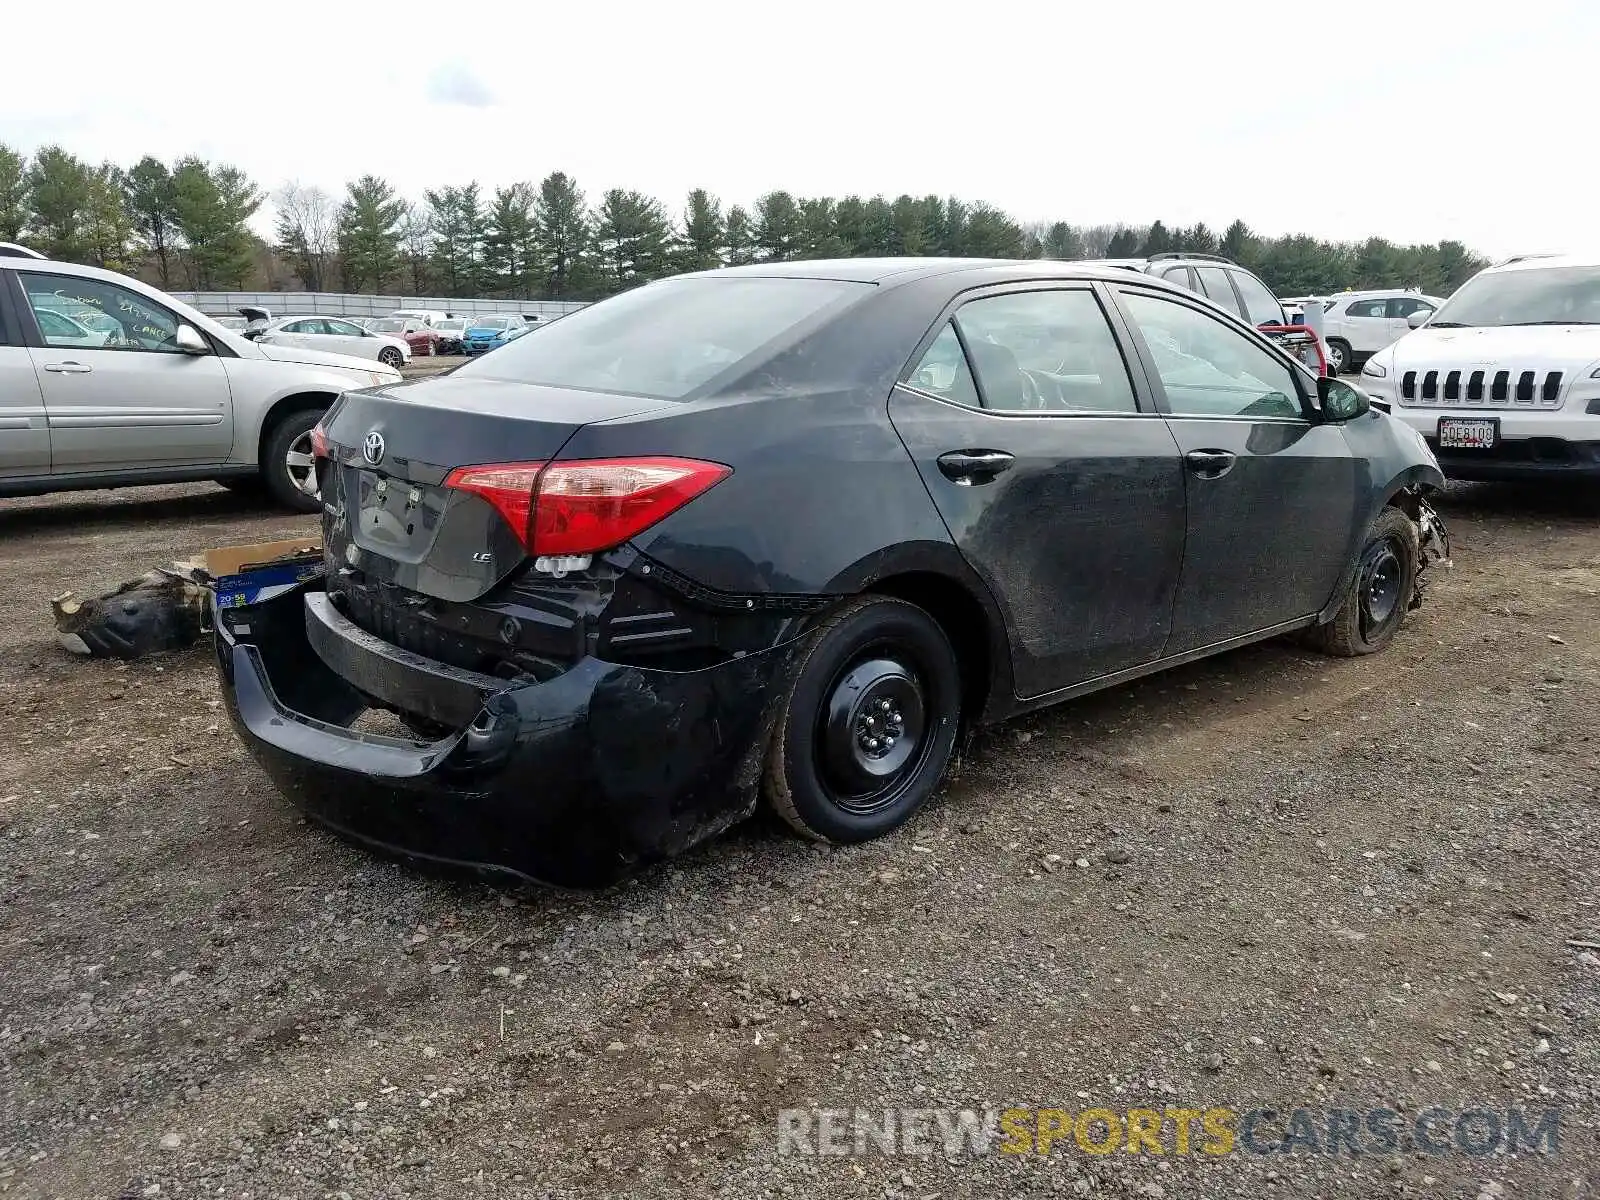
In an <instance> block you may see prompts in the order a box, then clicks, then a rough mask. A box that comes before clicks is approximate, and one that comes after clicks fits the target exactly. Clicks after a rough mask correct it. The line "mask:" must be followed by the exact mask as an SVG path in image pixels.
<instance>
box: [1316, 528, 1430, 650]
mask: <svg viewBox="0 0 1600 1200" xmlns="http://www.w3.org/2000/svg"><path fill="white" fill-rule="evenodd" d="M1420 557H1421V555H1420V551H1419V548H1418V546H1417V527H1416V525H1415V524H1414V523H1413V522H1412V520H1411V518H1410V517H1408V516H1406V514H1405V513H1403V512H1401V511H1400V510H1399V509H1397V508H1385V509H1384V510H1383V511H1382V512H1381V513H1379V514H1378V519H1377V520H1375V521H1374V522H1373V523H1372V528H1370V529H1369V530H1367V536H1366V537H1365V538H1363V539H1362V543H1361V553H1360V554H1358V555H1357V556H1356V569H1355V571H1354V572H1353V573H1352V575H1351V577H1350V582H1349V583H1348V584H1347V585H1346V586H1345V595H1344V602H1343V603H1342V604H1340V606H1339V611H1338V612H1337V613H1335V614H1334V618H1333V620H1331V621H1329V622H1328V623H1327V624H1326V625H1320V626H1318V627H1316V628H1315V629H1313V630H1311V631H1310V641H1311V644H1312V645H1313V646H1315V647H1316V648H1317V649H1318V650H1321V651H1322V652H1323V653H1324V654H1331V655H1334V656H1335V657H1338V658H1354V657H1356V656H1357V655H1361V654H1376V653H1377V652H1378V651H1379V650H1382V649H1384V648H1385V647H1386V646H1388V644H1389V643H1390V642H1392V641H1394V638H1395V634H1397V633H1398V632H1399V631H1400V625H1401V623H1402V622H1403V621H1404V620H1405V616H1406V612H1407V611H1408V610H1409V608H1410V607H1411V594H1412V592H1413V591H1414V590H1415V588H1416V583H1417V563H1418V559H1419V558H1420Z"/></svg>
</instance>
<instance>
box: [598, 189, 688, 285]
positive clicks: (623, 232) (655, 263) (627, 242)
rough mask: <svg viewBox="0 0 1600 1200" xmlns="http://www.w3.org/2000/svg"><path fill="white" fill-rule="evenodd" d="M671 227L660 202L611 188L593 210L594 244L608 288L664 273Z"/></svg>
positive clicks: (654, 277)
mask: <svg viewBox="0 0 1600 1200" xmlns="http://www.w3.org/2000/svg"><path fill="white" fill-rule="evenodd" d="M671 236H672V230H671V227H670V226H669V225H668V223H667V215H666V213H665V212H664V211H662V208H661V204H660V202H659V201H656V200H653V199H651V198H650V197H649V196H646V195H645V194H644V193H643V192H629V191H623V190H622V189H621V188H612V189H611V190H610V191H608V192H607V193H606V194H605V195H604V196H603V197H602V198H601V201H600V208H599V210H598V211H597V212H596V213H595V221H594V247H595V255H596V258H597V260H598V263H599V266H600V269H601V271H602V272H603V273H604V275H605V277H606V278H607V280H609V283H610V289H611V290H614V291H623V290H625V289H627V288H631V287H636V286H637V285H639V284H641V283H646V282H648V281H650V280H652V279H659V278H660V277H661V276H663V275H665V274H666V273H667V250H668V244H669V242H670V240H671Z"/></svg>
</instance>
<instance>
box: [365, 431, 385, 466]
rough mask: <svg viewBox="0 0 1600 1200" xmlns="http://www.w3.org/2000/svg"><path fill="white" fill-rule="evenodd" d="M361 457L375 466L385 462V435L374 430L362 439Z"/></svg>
mask: <svg viewBox="0 0 1600 1200" xmlns="http://www.w3.org/2000/svg"><path fill="white" fill-rule="evenodd" d="M361 457H362V458H364V459H366V460H367V461H368V462H369V463H371V464H372V465H373V466H377V465H378V464H379V463H381V462H382V461H383V434H381V433H379V432H378V431H377V430H376V429H374V430H373V431H372V432H371V433H369V434H367V436H366V437H364V438H362V439H361Z"/></svg>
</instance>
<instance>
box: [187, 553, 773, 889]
mask: <svg viewBox="0 0 1600 1200" xmlns="http://www.w3.org/2000/svg"><path fill="white" fill-rule="evenodd" d="M213 616H214V620H215V628H216V637H215V648H216V659H217V669H218V672H219V675H220V678H221V681H222V684H223V692H224V695H225V697H226V699H227V704H228V711H229V715H230V717H231V718H232V721H233V724H234V726H235V728H236V729H237V730H238V732H239V735H240V737H241V738H243V739H244V741H245V743H246V745H247V746H248V747H249V749H250V751H251V753H252V755H253V756H254V757H255V758H256V760H257V761H258V762H259V763H260V764H261V766H262V767H263V768H264V769H265V770H266V772H267V774H268V775H269V776H270V777H271V778H272V780H273V781H274V783H275V784H276V785H277V786H278V787H279V788H280V789H281V790H282V791H283V793H284V795H285V796H287V797H288V798H289V799H290V800H291V801H293V802H294V803H295V804H296V805H297V806H298V807H300V808H301V809H302V810H303V811H304V812H305V813H306V814H307V815H308V816H309V817H311V818H313V819H314V820H316V821H318V822H320V823H321V824H324V825H326V826H329V827H330V828H332V829H334V830H336V831H338V832H340V833H343V834H345V835H347V836H350V837H354V838H356V839H359V840H361V841H363V842H366V843H368V844H370V845H373V846H375V847H378V848H381V849H385V850H388V851H391V852H395V853H399V854H402V855H406V856H412V857H417V858H423V859H429V860H433V861H437V862H444V863H451V864H456V865H464V866H471V867H475V868H480V869H487V870H491V871H497V872H506V873H510V874H512V875H516V876H520V877H523V878H527V879H532V880H536V881H539V882H544V883H551V884H556V885H558V886H564V887H576V888H588V887H599V886H604V885H605V884H608V883H611V882H614V881H615V880H617V879H619V878H621V877H622V876H624V875H626V874H627V873H628V872H629V871H631V870H632V869H634V868H635V867H637V866H639V865H640V864H643V863H647V862H651V861H655V860H659V859H662V858H666V857H669V856H671V855H673V854H676V853H678V852H680V851H682V850H684V849H686V848H687V847H689V846H691V845H693V844H694V843H696V842H698V841H701V840H703V839H704V838H707V837H709V836H711V835H712V834H714V833H716V832H718V831H720V830H722V829H724V828H726V827H727V826H729V825H731V824H733V823H734V822H736V821H738V820H739V819H740V818H742V817H744V816H746V815H748V814H749V813H750V812H751V810H752V809H753V808H754V805H755V802H756V794H757V787H758V783H759V778H760V768H761V749H762V747H763V746H764V745H765V744H766V735H767V732H768V727H769V724H770V717H769V714H768V705H766V704H765V703H764V700H763V698H764V696H765V695H766V694H767V688H768V685H769V684H770V683H771V682H772V681H773V679H774V678H775V677H776V676H778V675H779V674H780V673H782V672H785V671H786V669H787V666H788V664H789V661H790V658H791V656H792V654H793V647H792V646H779V647H776V648H774V649H772V650H769V651H766V652H764V653H760V654H751V655H747V656H745V657H742V658H738V659H735V660H732V661H730V662H727V663H723V664H720V665H717V666H713V667H708V668H705V669H702V670H697V671H660V670H649V669H645V668H640V667H634V666H624V665H619V664H616V663H610V662H605V661H602V660H599V659H595V658H585V659H583V660H581V661H579V662H577V663H575V664H574V665H573V666H572V667H571V668H570V669H568V670H566V671H564V672H563V673H561V674H559V675H557V676H555V677H554V678H552V679H548V680H546V681H543V682H520V683H515V684H513V683H507V682H506V681H504V680H499V679H496V678H494V677H491V676H484V675H476V674H474V673H472V672H466V671H459V670H457V669H455V668H453V667H450V666H448V665H446V664H442V663H437V662H433V661H432V660H428V659H423V658H420V657H419V656H417V655H413V654H409V653H407V652H406V651H403V650H400V649H398V648H396V647H393V646H390V645H388V644H387V643H383V642H381V641H379V640H378V639H376V638H371V637H370V636H369V635H366V634H364V633H362V632H361V631H359V630H355V629H354V627H353V626H350V625H349V623H348V622H347V621H344V620H343V619H342V618H341V617H339V615H338V614H337V613H336V612H333V611H332V610H331V607H330V606H329V605H328V603H327V596H326V594H325V593H324V592H323V591H321V590H320V585H308V586H306V587H302V588H297V589H296V590H294V591H291V592H288V593H285V594H283V595H280V596H278V597H275V598H274V599H272V600H269V601H267V602H265V603H263V604H258V605H253V606H250V607H246V608H234V609H216V610H214V612H213ZM330 664H331V665H330ZM373 710H378V711H380V712H381V711H383V710H394V711H398V712H400V713H402V714H406V715H410V716H412V717H414V718H422V719H423V721H425V722H432V723H436V724H437V723H445V724H447V725H448V726H449V727H450V728H452V729H453V730H454V732H451V733H449V734H448V735H447V736H444V737H441V738H438V739H436V740H422V739H412V738H409V737H404V736H401V737H394V736H386V735H382V734H377V733H364V732H360V731H358V730H357V729H353V728H352V725H354V724H356V722H357V721H358V720H359V719H360V718H362V716H363V714H367V713H369V712H371V711H373Z"/></svg>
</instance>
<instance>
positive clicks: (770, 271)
mask: <svg viewBox="0 0 1600 1200" xmlns="http://www.w3.org/2000/svg"><path fill="white" fill-rule="evenodd" d="M978 272H983V273H985V274H990V275H994V274H997V273H998V275H999V278H1000V279H1002V280H1003V279H1005V278H1007V277H1010V278H1016V279H1105V280H1124V281H1125V280H1126V279H1127V278H1128V275H1127V270H1126V268H1123V267H1116V266H1107V265H1106V261H1105V260H1103V259H1102V260H1088V259H1071V260H1064V259H1053V258H818V259H801V260H796V261H790V262H770V263H752V264H750V265H748V266H743V267H722V268H719V269H718V270H714V271H696V272H693V273H692V274H690V275H688V276H679V278H691V279H717V278H726V279H741V278H743V279H760V278H768V279H831V280H839V281H842V282H847V283H873V284H877V285H878V286H880V287H893V286H898V285H901V284H906V283H913V282H916V281H918V280H923V279H930V278H933V277H935V276H940V275H959V274H968V273H978Z"/></svg>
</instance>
